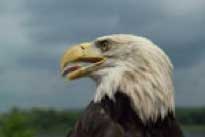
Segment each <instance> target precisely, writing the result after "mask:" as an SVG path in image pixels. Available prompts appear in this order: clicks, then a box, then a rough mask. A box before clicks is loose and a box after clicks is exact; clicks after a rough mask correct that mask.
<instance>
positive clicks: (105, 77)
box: [94, 67, 174, 122]
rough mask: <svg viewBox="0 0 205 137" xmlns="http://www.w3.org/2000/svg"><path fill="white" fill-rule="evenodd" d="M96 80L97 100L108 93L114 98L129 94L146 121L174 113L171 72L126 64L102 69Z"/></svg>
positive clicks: (140, 115)
mask: <svg viewBox="0 0 205 137" xmlns="http://www.w3.org/2000/svg"><path fill="white" fill-rule="evenodd" d="M95 76H98V77H97V78H96V77H95V80H96V81H97V90H96V94H95V96H94V102H100V101H101V100H102V99H103V98H104V97H105V96H107V97H109V98H110V99H111V100H113V101H116V100H115V95H116V93H117V92H121V93H123V94H125V95H127V96H128V97H129V99H130V105H131V107H132V109H133V110H134V111H135V113H136V114H137V115H138V116H139V118H140V119H141V120H142V121H143V122H146V121H148V120H152V121H156V120H157V119H158V118H159V117H160V118H161V119H163V118H164V117H166V115H167V114H168V113H169V112H173V113H174V97H173V85H172V79H171V74H169V72H165V71H162V72H160V73H158V72H155V71H149V70H146V68H142V67H139V68H135V69H127V67H118V68H113V69H112V68H108V69H105V70H103V71H101V72H100V73H99V74H98V75H95Z"/></svg>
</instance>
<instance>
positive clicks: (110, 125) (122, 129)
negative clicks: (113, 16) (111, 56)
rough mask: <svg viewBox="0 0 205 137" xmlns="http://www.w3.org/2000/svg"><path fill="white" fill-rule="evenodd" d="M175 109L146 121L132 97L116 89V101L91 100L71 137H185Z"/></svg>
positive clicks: (70, 134) (105, 99)
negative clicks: (133, 105) (133, 103)
mask: <svg viewBox="0 0 205 137" xmlns="http://www.w3.org/2000/svg"><path fill="white" fill-rule="evenodd" d="M182 136H183V134H182V131H181V129H180V127H179V125H178V123H177V120H176V118H175V115H174V113H173V112H169V113H168V114H167V115H166V116H165V117H164V118H163V119H162V118H161V117H158V119H157V121H155V122H153V121H151V120H148V121H147V122H146V123H144V122H142V121H141V120H140V118H139V116H138V115H137V114H136V112H135V111H134V110H133V109H132V107H131V105H130V99H129V97H128V96H126V95H125V94H123V93H121V92H116V94H115V101H113V100H110V99H109V98H108V97H107V96H105V97H104V98H103V99H102V100H101V102H99V103H94V102H91V103H90V104H89V106H88V107H87V108H86V110H85V111H84V113H83V114H82V116H81V117H80V119H79V120H78V121H77V123H76V125H75V127H74V129H73V130H72V131H71V132H70V133H69V134H68V137H182Z"/></svg>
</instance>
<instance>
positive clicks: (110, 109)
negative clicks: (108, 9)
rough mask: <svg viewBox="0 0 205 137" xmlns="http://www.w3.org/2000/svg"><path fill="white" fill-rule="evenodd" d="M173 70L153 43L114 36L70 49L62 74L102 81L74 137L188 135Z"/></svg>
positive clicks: (136, 37) (121, 35)
mask: <svg viewBox="0 0 205 137" xmlns="http://www.w3.org/2000/svg"><path fill="white" fill-rule="evenodd" d="M172 70H173V66H172V63H171V61H170V59H169V57H168V56H167V55H166V54H165V52H163V51H162V50H161V49H160V48H159V47H157V46H156V45H155V44H154V43H153V42H151V41H150V40H148V39H146V38H144V37H139V36H134V35H129V34H113V35H109V36H103V37H99V38H97V39H95V40H94V41H91V42H85V43H81V44H79V45H75V46H73V47H71V48H69V49H68V50H67V51H66V52H65V53H64V54H63V57H62V59H61V72H62V75H63V76H64V77H66V78H68V79H70V80H74V79H78V78H81V77H90V78H91V79H93V80H94V81H95V82H96V92H95V94H94V97H93V100H92V101H91V102H90V104H89V105H88V107H87V108H86V109H85V111H84V112H83V113H82V115H81V117H80V119H79V120H78V121H77V122H76V124H75V127H74V128H73V130H72V131H71V132H70V133H69V135H68V136H69V137H182V136H183V135H182V131H181V129H180V127H179V124H178V122H177V120H176V118H175V104H174V93H173V92H174V86H173V82H172Z"/></svg>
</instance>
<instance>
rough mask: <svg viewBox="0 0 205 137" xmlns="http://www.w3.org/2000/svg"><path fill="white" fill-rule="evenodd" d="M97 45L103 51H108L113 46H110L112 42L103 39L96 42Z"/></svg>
mask: <svg viewBox="0 0 205 137" xmlns="http://www.w3.org/2000/svg"><path fill="white" fill-rule="evenodd" d="M96 46H97V47H98V48H99V49H100V50H101V51H102V52H106V51H108V50H109V49H110V48H111V46H110V42H109V41H108V40H103V41H98V42H97V43H96Z"/></svg>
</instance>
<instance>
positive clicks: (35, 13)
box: [0, 0, 205, 110]
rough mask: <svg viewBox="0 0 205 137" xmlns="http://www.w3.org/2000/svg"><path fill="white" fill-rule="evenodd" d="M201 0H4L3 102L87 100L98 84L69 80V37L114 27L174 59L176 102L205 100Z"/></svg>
mask: <svg viewBox="0 0 205 137" xmlns="http://www.w3.org/2000/svg"><path fill="white" fill-rule="evenodd" d="M185 3H186V4H185ZM204 4H205V2H204V0H197V1H195V0H189V1H187V0H180V1H178V0H172V1H164V0H155V1H150V0H143V1H140V0H100V1H97V0H86V1H82V0H29V1H28V0H15V1H13V2H12V3H10V2H9V1H7V0H0V15H1V16H0V19H1V21H0V29H1V31H0V45H1V49H0V75H1V77H0V87H1V91H0V104H1V105H0V110H1V109H6V108H8V107H11V106H13V105H18V106H23V107H31V106H55V107H81V106H85V105H86V104H87V103H88V102H89V100H90V99H91V98H92V94H93V93H92V91H94V90H95V89H93V88H94V87H95V86H94V85H92V84H91V82H90V81H87V80H85V81H83V80H82V81H81V80H80V81H79V82H76V81H75V82H73V83H72V82H70V83H67V82H66V83H64V82H63V80H62V78H60V73H59V66H58V65H59V60H60V56H61V54H62V53H63V51H64V50H65V49H66V48H67V47H68V46H69V45H70V44H73V43H78V42H82V41H89V40H92V39H94V38H96V37H98V36H101V35H106V34H111V33H133V34H138V35H142V36H146V37H148V38H150V39H151V40H153V41H154V42H155V43H156V44H157V45H159V46H160V47H161V48H163V49H164V50H165V51H166V52H167V53H168V54H169V56H170V57H171V59H172V61H173V62H174V64H175V66H176V67H175V68H176V69H175V85H176V91H177V95H176V97H177V104H179V105H201V104H205V102H204V100H203V97H204V90H203V89H204V84H203V83H204V82H205V79H204V78H203V76H204V68H205V63H204V58H205V46H204V44H203V43H205V27H204V24H205V16H204ZM185 5H186V6H185ZM5 59H6V60H5ZM11 85H12V86H11ZM79 85H80V86H79ZM82 87H83V88H82ZM193 90H194V92H193ZM73 99H76V101H74V100H73ZM56 100H57V101H56ZM190 100H191V101H190ZM73 102H75V103H73Z"/></svg>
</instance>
